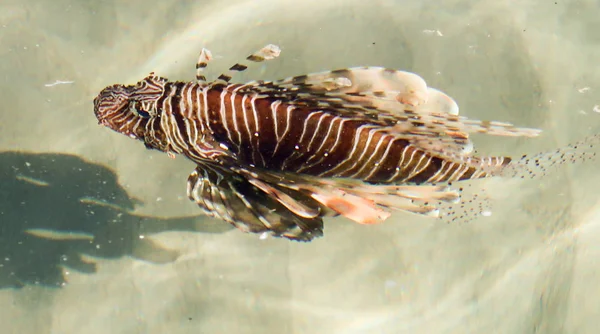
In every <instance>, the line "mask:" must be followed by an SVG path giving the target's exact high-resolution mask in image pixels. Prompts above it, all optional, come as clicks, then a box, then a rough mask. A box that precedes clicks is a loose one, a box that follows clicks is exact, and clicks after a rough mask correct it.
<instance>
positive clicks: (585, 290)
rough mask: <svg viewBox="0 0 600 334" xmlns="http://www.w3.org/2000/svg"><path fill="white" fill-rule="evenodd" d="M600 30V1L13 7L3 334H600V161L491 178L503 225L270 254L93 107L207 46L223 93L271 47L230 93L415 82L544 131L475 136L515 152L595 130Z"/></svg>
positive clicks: (8, 16) (334, 229)
mask: <svg viewBox="0 0 600 334" xmlns="http://www.w3.org/2000/svg"><path fill="white" fill-rule="evenodd" d="M598 17H600V4H599V3H598V2H597V1H596V0H589V1H584V0H574V1H564V0H563V1H542V0H527V1H520V2H518V4H517V3H516V2H514V1H509V0H495V1H492V0H484V1H467V0H451V1H383V0H381V1H372V2H367V1H352V0H348V1H312V0H311V1H303V2H299V1H287V0H284V1H274V0H273V1H270V0H263V1H227V2H225V1H154V2H153V1H128V2H124V1H122V2H121V1H105V2H93V3H92V2H89V3H88V2H85V1H75V0H72V1H68V0H61V1H55V2H44V1H35V0H26V1H10V0H3V1H1V2H0V70H1V71H0V73H2V75H0V88H1V89H0V100H1V101H3V104H2V106H3V107H2V111H1V112H0V133H1V135H0V172H1V174H0V224H1V225H0V306H1V308H2V312H0V324H2V333H115V334H117V333H394V334H396V333H533V332H539V333H596V332H597V329H596V324H597V319H598V316H599V314H598V313H600V311H599V310H600V302H599V300H600V290H599V289H598V288H597V284H596V282H597V281H598V279H599V278H600V272H599V270H600V264H599V263H598V261H597V260H596V259H597V258H598V255H600V248H599V246H598V245H599V244H600V242H599V241H600V240H599V239H600V230H599V231H596V229H598V228H599V226H600V224H599V223H600V211H599V210H600V206H599V205H598V203H599V200H600V196H598V190H597V189H598V186H599V185H600V176H599V174H598V173H597V163H588V164H582V165H577V166H567V167H565V168H561V169H560V170H559V171H557V172H555V173H553V174H552V175H550V176H548V177H546V178H544V179H542V180H537V181H523V182H516V181H511V182H505V181H500V182H497V181H496V182H489V183H486V184H485V186H486V188H488V191H489V192H490V193H492V194H493V195H494V196H495V197H497V198H498V199H497V203H496V204H495V206H494V210H493V214H492V216H491V217H487V218H482V219H479V220H476V221H474V222H471V223H469V224H463V225H446V224H440V223H439V222H436V221H430V220H427V219H425V218H418V217H414V216H411V215H408V214H403V213H397V214H395V215H394V216H393V217H392V218H391V219H389V220H388V221H386V222H385V223H384V224H381V225H376V226H362V225H357V224H353V223H351V222H349V221H347V220H343V219H329V220H327V221H326V228H325V237H324V238H321V239H318V240H316V241H314V242H312V243H309V244H299V243H291V242H289V241H286V240H278V239H267V240H261V239H259V238H258V237H257V236H252V235H246V234H243V233H241V232H239V231H236V230H232V229H230V228H229V227H228V226H227V225H225V224H224V223H221V222H218V221H214V220H209V219H205V218H203V217H202V216H199V217H198V216H196V215H198V214H199V212H198V210H197V208H196V207H195V206H194V204H192V203H191V202H190V201H188V199H187V198H186V196H185V181H186V179H187V175H188V174H189V172H190V171H191V170H192V169H193V165H192V164H191V163H190V162H188V161H185V160H184V159H182V158H177V159H175V160H171V159H169V158H168V157H167V156H166V155H162V154H160V153H155V152H151V151H148V150H145V149H144V148H143V145H140V144H139V143H137V142H134V141H132V140H130V139H128V138H126V137H124V136H121V135H118V134H116V133H113V132H110V131H108V130H107V129H105V128H102V127H100V126H98V125H97V121H96V119H95V117H94V115H93V112H92V111H93V106H92V99H93V98H94V97H95V95H96V94H97V93H98V92H99V91H100V90H101V89H102V88H103V87H105V86H107V85H110V84H114V83H133V82H136V81H137V80H139V79H141V78H143V77H144V76H145V75H147V74H148V72H150V71H155V72H156V73H157V74H159V75H161V76H166V77H168V78H169V79H171V80H192V79H193V78H194V75H195V70H194V66H195V62H196V59H197V55H198V53H199V51H200V49H201V48H202V47H206V48H209V49H210V50H211V51H212V53H213V56H214V58H215V59H214V61H213V62H212V63H211V64H210V67H209V71H208V75H209V76H211V75H212V77H216V76H217V75H218V74H219V73H220V72H221V71H223V70H224V69H226V68H227V67H228V66H229V65H231V64H233V63H235V62H236V61H237V60H239V59H241V58H243V57H245V56H246V55H247V54H248V53H250V52H252V51H254V50H256V49H258V48H260V47H262V46H263V45H265V44H268V43H273V44H277V45H279V46H280V47H281V48H282V54H281V57H280V58H278V59H276V60H273V61H271V62H268V63H267V64H266V65H265V66H259V67H257V68H255V69H251V70H249V71H248V72H247V73H245V74H244V75H243V76H242V77H241V78H235V79H239V80H240V81H244V80H251V79H276V78H283V77H287V76H290V75H297V74H303V73H310V72H317V71H322V70H327V69H335V68H343V67H348V66H360V65H373V66H386V67H392V68H397V69H403V70H409V71H412V72H415V73H418V74H419V75H421V76H422V77H423V78H425V80H426V81H427V82H428V84H430V85H431V86H433V87H436V88H439V89H441V90H443V91H445V92H447V93H448V94H449V95H451V96H452V97H454V98H455V99H456V101H457V102H458V104H459V105H460V108H461V114H462V115H466V116H468V117H472V118H475V119H493V120H500V121H508V122H512V123H515V124H518V125H522V126H529V127H538V128H541V129H543V130H544V134H543V136H542V137H541V138H539V139H518V140H515V139H509V138H499V139H498V138H493V140H490V139H489V138H485V137H481V138H479V137H477V138H476V139H475V145H476V148H477V150H478V151H480V152H481V153H490V154H508V155H516V156H520V155H521V154H523V153H531V152H538V151H545V150H551V149H553V148H557V147H561V146H564V145H566V144H567V143H569V142H573V141H576V140H578V139H580V138H583V137H585V136H586V135H589V134H593V133H598V132H600V113H599V112H598V110H600V93H599V92H600V66H598V59H600V23H599V22H600V20H598ZM235 79H234V80H235ZM482 186H483V185H482Z"/></svg>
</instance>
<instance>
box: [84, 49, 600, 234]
mask: <svg viewBox="0 0 600 334" xmlns="http://www.w3.org/2000/svg"><path fill="white" fill-rule="evenodd" d="M278 55H279V49H278V48H277V47H276V46H273V45H268V46H266V47H265V48H263V49H261V50H259V51H258V52H256V53H254V54H252V55H250V56H248V57H247V58H246V59H247V60H248V61H249V62H251V63H252V62H261V61H264V60H269V59H272V58H275V57H277V56H278ZM210 58H211V57H210V52H209V51H208V50H203V51H202V53H201V55H200V59H199V61H198V63H197V66H196V67H197V70H198V71H197V82H172V81H169V80H168V79H166V78H161V77H158V76H155V75H154V74H150V75H149V76H148V77H146V78H144V79H143V80H141V81H140V82H138V83H137V84H136V85H130V86H127V85H113V86H109V87H107V88H105V89H104V90H103V91H102V92H101V93H100V94H99V95H98V97H97V98H96V99H95V100H94V106H95V108H94V111H95V114H96V117H97V118H98V120H99V123H100V124H102V125H105V126H107V127H109V128H111V129H112V130H114V131H116V132H119V133H122V134H125V135H127V136H129V137H132V138H134V139H138V140H141V141H143V142H144V144H145V145H146V147H148V148H151V149H157V150H160V151H163V152H166V153H168V154H172V155H176V154H182V155H184V156H186V157H187V158H188V159H190V160H192V161H193V162H195V163H196V164H197V167H196V169H195V170H194V171H193V172H192V173H191V175H190V177H189V178H188V186H187V193H188V197H189V198H190V199H191V200H192V201H194V202H196V203H197V204H198V205H199V206H200V207H201V208H202V209H203V210H204V211H205V213H207V214H208V215H211V216H215V217H218V218H221V219H223V220H225V221H227V222H229V223H231V224H233V225H234V226H236V227H238V228H239V229H241V230H243V231H246V232H254V233H263V232H267V233H270V234H272V235H274V236H282V237H286V238H289V239H293V240H302V241H308V240H311V239H313V238H314V237H316V236H320V235H322V230H323V222H322V218H323V217H325V216H333V215H343V216H346V217H347V218H349V219H352V220H354V221H356V222H358V223H364V224H371V223H376V222H379V221H382V220H385V219H386V218H387V217H389V215H390V210H394V209H395V210H403V211H408V212H413V213H417V214H423V215H429V216H435V217H439V216H440V211H439V205H436V203H437V204H440V203H457V202H460V192H459V191H458V190H456V189H453V188H452V187H451V186H450V185H451V184H452V182H456V181H462V180H469V179H479V178H485V177H491V176H512V177H514V176H524V175H526V176H531V175H533V174H540V173H544V172H545V170H546V169H547V168H548V166H551V165H555V164H561V163H564V162H575V161H578V160H581V159H584V158H586V157H589V156H591V155H593V154H592V153H590V152H591V150H590V149H591V148H592V147H593V146H594V144H595V143H596V142H597V137H595V136H594V137H590V138H587V139H585V140H584V141H583V142H582V143H579V144H578V145H573V146H570V147H567V148H565V149H562V150H557V151H556V152H551V153H548V154H541V155H538V156H536V157H533V158H529V157H527V156H524V157H522V158H521V159H517V160H516V161H515V160H513V159H512V158H510V157H502V156H500V157H478V156H475V155H473V154H472V149H473V147H472V143H471V141H470V139H469V134H470V133H485V134H489V135H499V136H525V137H536V136H538V135H539V134H540V131H539V130H537V129H529V128H517V127H514V126H513V125H511V124H508V123H501V122H489V121H474V120H470V119H467V118H465V117H462V116H459V115H458V105H457V104H456V103H455V102H454V100H453V99H452V98H450V97H449V96H448V95H446V94H444V93H443V92H441V91H439V90H437V89H434V88H430V87H427V85H426V83H425V81H424V80H423V79H422V78H421V77H419V76H418V75H416V74H413V73H410V72H403V71H396V70H391V69H385V68H380V67H356V68H349V69H341V70H336V71H328V72H322V73H313V74H308V75H302V76H297V77H291V78H287V79H283V80H278V81H269V82H265V81H252V82H248V83H245V84H238V83H229V80H230V79H231V75H230V74H231V73H233V72H238V71H242V70H245V69H246V68H247V67H248V66H249V65H246V64H243V63H238V64H236V65H234V66H232V67H231V68H230V73H226V74H222V75H221V76H220V77H219V78H218V79H217V80H215V81H212V82H207V81H206V78H205V77H204V75H203V74H202V73H203V72H202V71H203V69H204V68H205V67H206V66H207V63H208V61H209V60H210Z"/></svg>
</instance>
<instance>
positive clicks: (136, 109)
mask: <svg viewBox="0 0 600 334" xmlns="http://www.w3.org/2000/svg"><path fill="white" fill-rule="evenodd" d="M129 110H130V111H131V112H132V113H133V114H134V115H136V116H139V117H142V118H150V113H149V112H148V111H146V110H143V109H142V108H141V106H140V103H139V102H137V101H135V102H130V103H129Z"/></svg>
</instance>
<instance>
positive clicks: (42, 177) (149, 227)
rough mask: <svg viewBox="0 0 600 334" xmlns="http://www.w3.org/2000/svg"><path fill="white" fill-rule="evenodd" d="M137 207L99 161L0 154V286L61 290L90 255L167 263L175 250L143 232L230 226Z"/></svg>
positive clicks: (90, 269)
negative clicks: (147, 212) (137, 211)
mask: <svg viewBox="0 0 600 334" xmlns="http://www.w3.org/2000/svg"><path fill="white" fill-rule="evenodd" d="M137 204H140V201H139V200H137V199H135V198H132V197H131V196H129V195H128V194H127V192H126V190H125V189H124V188H123V187H122V186H121V185H120V184H119V183H118V181H117V177H116V175H115V173H114V172H113V171H112V170H110V169H109V168H107V167H105V166H102V165H99V164H95V163H91V162H87V161H85V160H83V159H81V158H79V157H77V156H74V155H68V154H53V153H43V154H37V153H23V152H12V151H9V152H2V153H0V288H20V287H24V286H26V285H43V286H48V287H61V286H63V285H64V284H66V277H65V274H64V272H65V271H69V270H76V271H79V272H82V273H89V274H92V273H95V272H96V263H95V262H94V258H104V259H117V258H120V257H124V256H130V257H133V258H136V259H141V260H145V261H149V262H152V263H169V262H172V261H174V260H175V259H176V258H177V257H178V256H179V253H178V252H177V251H176V250H172V249H168V248H165V247H163V246H160V245H159V244H157V243H155V242H154V241H152V238H148V236H151V235H153V234H157V233H161V232H168V231H189V232H201V233H222V232H225V231H228V230H230V229H232V227H231V226H230V225H229V224H223V223H222V222H218V221H211V220H208V219H205V216H185V217H176V218H162V217H152V216H146V215H139V214H135V213H133V212H132V210H133V209H134V208H135V206H136V205H137Z"/></svg>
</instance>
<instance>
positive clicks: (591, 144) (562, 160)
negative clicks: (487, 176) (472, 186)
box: [490, 134, 600, 179]
mask: <svg viewBox="0 0 600 334" xmlns="http://www.w3.org/2000/svg"><path fill="white" fill-rule="evenodd" d="M599 144H600V134H596V135H592V136H589V137H586V138H584V139H582V140H580V141H578V142H576V143H573V144H570V145H568V146H565V147H563V148H559V149H557V150H554V151H550V152H542V153H537V154H534V155H523V156H522V157H521V158H520V159H513V160H512V161H511V162H510V163H508V164H507V165H506V166H503V168H501V169H499V170H495V171H490V173H491V174H492V175H496V176H502V177H510V178H523V179H525V178H538V177H542V176H544V175H546V174H548V173H549V172H551V171H553V170H554V169H556V167H559V166H561V165H565V164H575V163H579V162H584V161H587V160H591V159H593V158H594V157H595V156H596V155H597V152H595V151H597V150H598V145H599Z"/></svg>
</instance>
